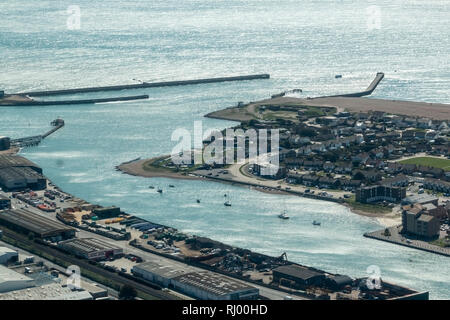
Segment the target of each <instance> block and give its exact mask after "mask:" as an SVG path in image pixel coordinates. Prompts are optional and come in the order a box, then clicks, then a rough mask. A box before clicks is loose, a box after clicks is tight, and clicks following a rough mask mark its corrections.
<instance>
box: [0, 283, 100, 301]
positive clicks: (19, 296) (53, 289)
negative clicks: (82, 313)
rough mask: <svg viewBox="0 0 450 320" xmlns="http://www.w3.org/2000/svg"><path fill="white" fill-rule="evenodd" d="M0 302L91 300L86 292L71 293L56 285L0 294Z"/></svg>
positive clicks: (68, 289) (66, 288)
mask: <svg viewBox="0 0 450 320" xmlns="http://www.w3.org/2000/svg"><path fill="white" fill-rule="evenodd" d="M0 300H92V296H91V295H90V294H89V292H87V291H72V290H71V289H70V288H68V287H63V286H61V285H60V284H58V283H52V284H49V285H44V286H40V287H34V288H28V289H23V290H17V291H12V292H8V293H3V294H0Z"/></svg>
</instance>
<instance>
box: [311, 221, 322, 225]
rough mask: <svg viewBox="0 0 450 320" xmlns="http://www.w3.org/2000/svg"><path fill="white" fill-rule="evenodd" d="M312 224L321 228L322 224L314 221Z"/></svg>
mask: <svg viewBox="0 0 450 320" xmlns="http://www.w3.org/2000/svg"><path fill="white" fill-rule="evenodd" d="M312 224H313V225H315V226H320V222H319V221H316V220H314V221H313V223H312Z"/></svg>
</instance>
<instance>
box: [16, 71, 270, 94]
mask: <svg viewBox="0 0 450 320" xmlns="http://www.w3.org/2000/svg"><path fill="white" fill-rule="evenodd" d="M269 78H270V75H269V74H254V75H247V76H235V77H221V78H206V79H196V80H179V81H165V82H142V83H138V84H124V85H115V86H101V87H86V88H75V89H62V90H50V91H31V92H21V93H17V95H21V96H25V95H26V96H31V97H42V96H51V95H63V94H75V93H86V92H99V91H117V90H126V89H142V88H157V87H170V86H184V85H192V84H202V83H216V82H226V81H244V80H256V79H269Z"/></svg>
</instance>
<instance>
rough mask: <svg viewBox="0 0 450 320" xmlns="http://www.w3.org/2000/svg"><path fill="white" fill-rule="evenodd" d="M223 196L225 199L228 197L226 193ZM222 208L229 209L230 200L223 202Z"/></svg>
mask: <svg viewBox="0 0 450 320" xmlns="http://www.w3.org/2000/svg"><path fill="white" fill-rule="evenodd" d="M223 196H224V197H225V198H227V197H228V195H227V194H226V193H225V194H224V195H223ZM224 206H225V207H231V201H230V200H227V201H225V203H224Z"/></svg>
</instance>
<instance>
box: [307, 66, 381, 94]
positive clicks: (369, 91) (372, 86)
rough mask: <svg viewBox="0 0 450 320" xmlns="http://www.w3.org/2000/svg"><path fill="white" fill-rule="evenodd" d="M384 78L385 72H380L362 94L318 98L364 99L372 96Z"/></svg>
mask: <svg viewBox="0 0 450 320" xmlns="http://www.w3.org/2000/svg"><path fill="white" fill-rule="evenodd" d="M383 78H384V73H383V72H378V73H377V75H376V76H375V79H373V80H372V82H371V83H370V84H369V86H368V87H367V88H366V90H364V91H361V92H354V93H344V94H337V95H333V96H323V97H317V98H333V97H354V98H358V97H364V96H369V95H371V94H372V92H373V91H374V90H375V89H376V88H377V86H378V85H379V84H380V82H381V80H383ZM314 99H316V98H314Z"/></svg>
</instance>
